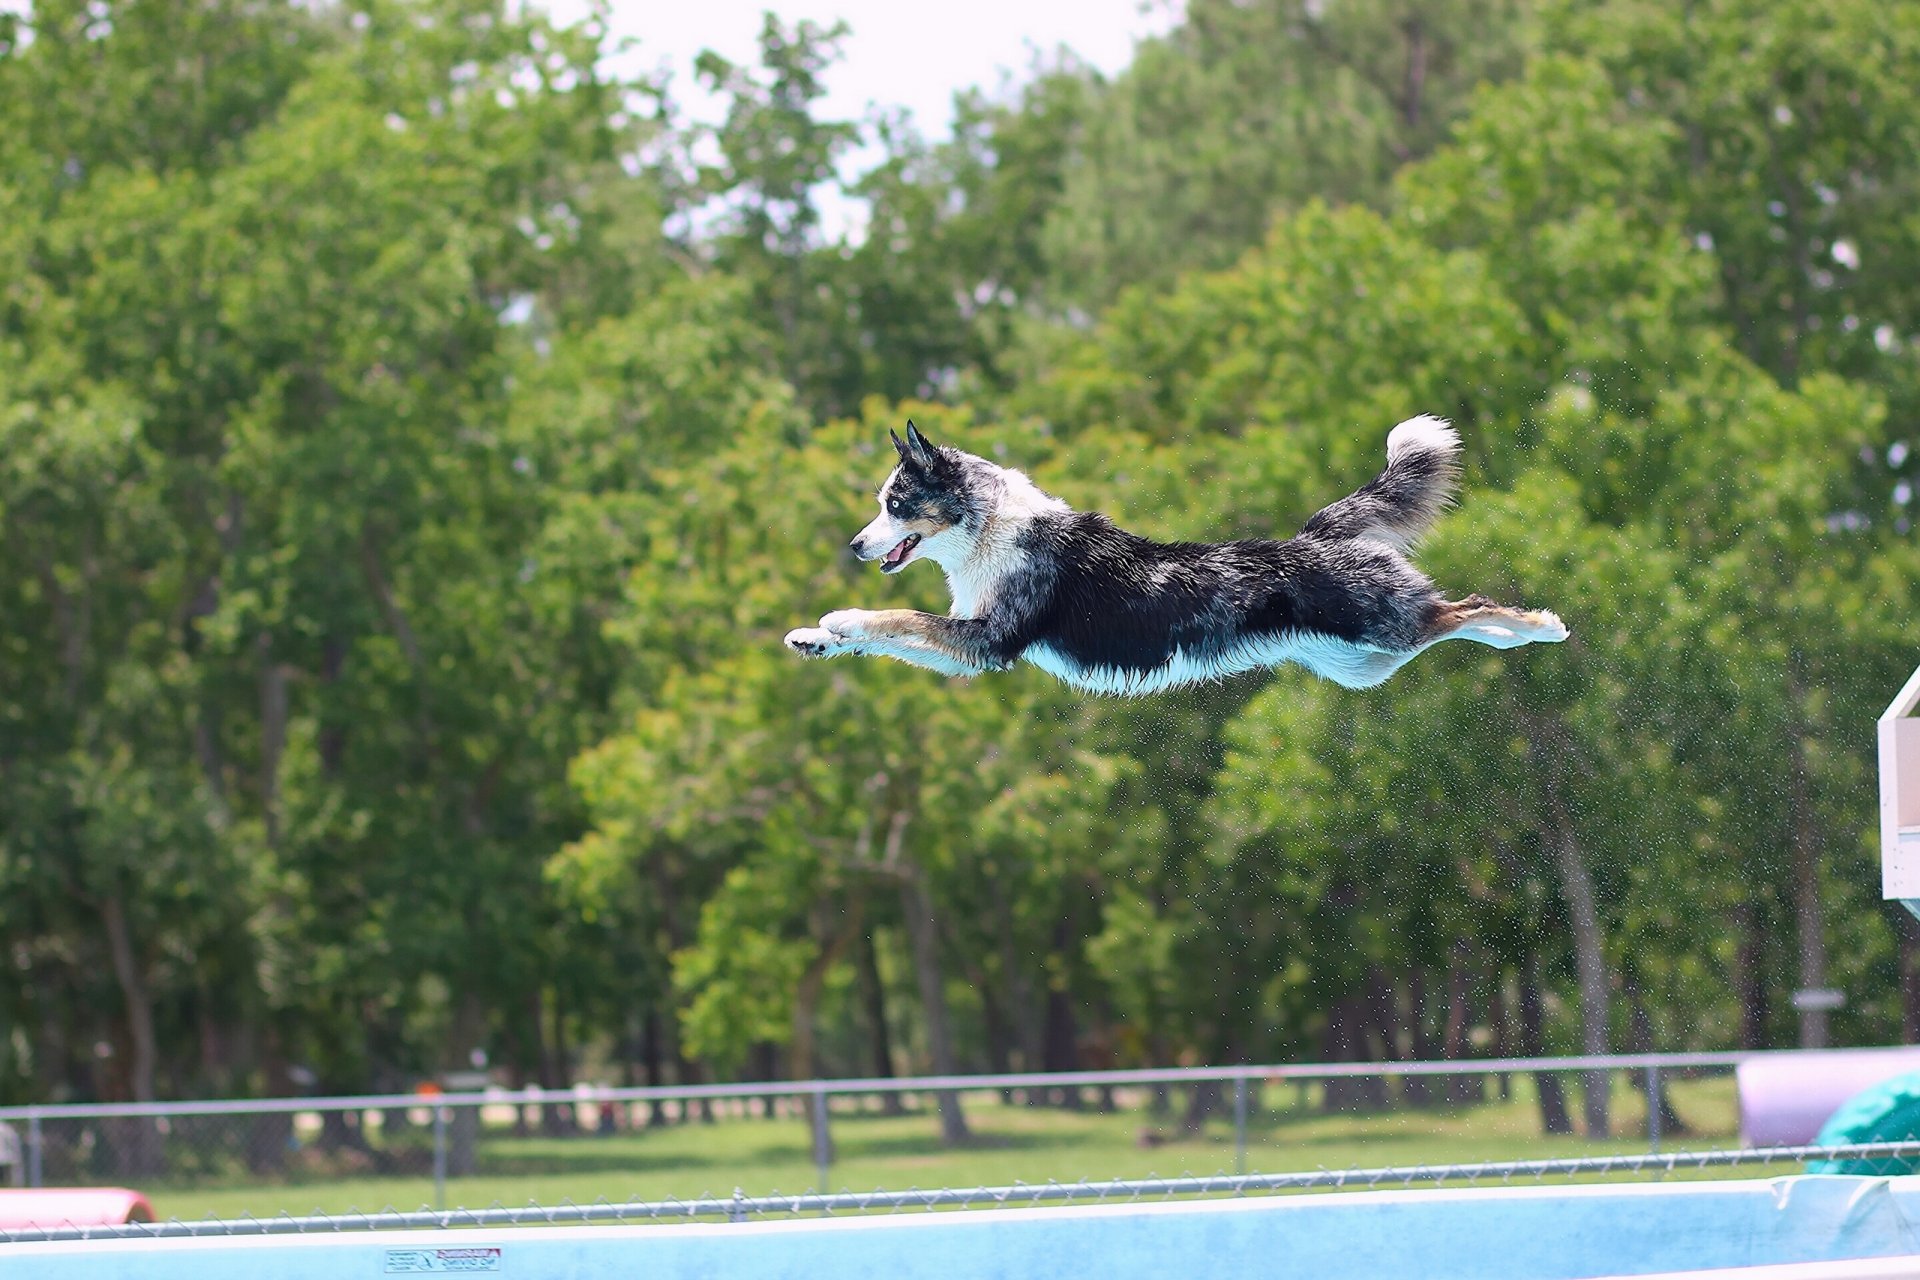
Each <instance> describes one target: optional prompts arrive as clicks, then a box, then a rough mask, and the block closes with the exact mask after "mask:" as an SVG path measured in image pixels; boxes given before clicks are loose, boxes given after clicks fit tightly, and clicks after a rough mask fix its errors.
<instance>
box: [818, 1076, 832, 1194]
mask: <svg viewBox="0 0 1920 1280" xmlns="http://www.w3.org/2000/svg"><path fill="white" fill-rule="evenodd" d="M832 1163H833V1135H832V1134H831V1133H829V1132H828V1131H827V1091H826V1090H825V1089H815V1090H814V1091H813V1167H814V1168H815V1169H817V1170H818V1171H819V1174H820V1190H821V1191H823V1192H824V1191H825V1190H826V1189H827V1168H828V1166H829V1165H831V1164H832Z"/></svg>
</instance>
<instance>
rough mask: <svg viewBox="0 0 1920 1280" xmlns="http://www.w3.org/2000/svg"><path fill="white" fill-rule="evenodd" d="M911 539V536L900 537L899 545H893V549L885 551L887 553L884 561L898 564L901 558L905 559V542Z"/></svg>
mask: <svg viewBox="0 0 1920 1280" xmlns="http://www.w3.org/2000/svg"><path fill="white" fill-rule="evenodd" d="M912 541H913V539H911V538H902V539H901V540H900V545H899V546H897V547H895V548H894V549H893V550H891V551H889V552H887V555H886V561H887V563H888V564H899V563H900V562H901V561H902V560H905V559H906V558H907V544H908V543H910V542H912Z"/></svg>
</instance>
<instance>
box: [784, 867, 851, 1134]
mask: <svg viewBox="0 0 1920 1280" xmlns="http://www.w3.org/2000/svg"><path fill="white" fill-rule="evenodd" d="M860 932H861V929H860V903H859V901H858V900H856V901H855V902H854V905H853V907H852V909H851V910H849V911H848V912H847V913H846V915H845V917H844V918H843V919H842V922H841V924H840V927H839V928H838V929H836V930H835V931H834V933H833V935H832V936H831V937H830V938H828V939H827V941H826V944H825V945H824V946H822V947H821V948H820V953H819V954H818V955H816V956H815V957H814V958H813V961H812V962H811V963H810V964H808V965H807V968H806V972H804V973H802V974H801V975H800V984H799V986H797V987H796V988H795V989H794V993H793V1051H792V1053H791V1054H790V1055H789V1058H788V1069H789V1071H790V1072H791V1074H792V1077H793V1079H795V1080H812V1079H814V1078H815V1077H817V1076H818V1075H819V1074H820V1065H819V1063H817V1062H816V1061H814V1051H815V1045H816V1031H817V1028H816V1026H815V1021H816V1018H817V1015H818V1014H819V1010H820V996H821V994H822V993H823V992H824V991H825V990H826V987H827V975H828V974H829V973H831V972H832V971H833V966H834V963H835V962H836V961H838V960H839V959H840V953H841V952H843V951H845V950H846V948H847V944H848V943H850V942H852V941H853V937H854V935H855V934H856V933H860ZM804 1101H805V1102H806V1103H807V1104H808V1105H807V1131H808V1133H809V1134H810V1135H811V1136H812V1138H813V1141H814V1143H815V1147H814V1150H815V1151H816V1152H817V1151H819V1150H820V1147H819V1145H818V1144H820V1143H821V1142H823V1141H824V1142H826V1143H828V1144H829V1146H828V1152H829V1156H828V1158H829V1159H831V1158H832V1157H831V1151H832V1147H831V1143H832V1134H831V1126H829V1132H828V1133H826V1134H822V1133H820V1132H818V1120H819V1116H818V1115H817V1114H816V1113H815V1110H814V1108H813V1106H812V1105H811V1102H812V1100H811V1099H805V1100H804Z"/></svg>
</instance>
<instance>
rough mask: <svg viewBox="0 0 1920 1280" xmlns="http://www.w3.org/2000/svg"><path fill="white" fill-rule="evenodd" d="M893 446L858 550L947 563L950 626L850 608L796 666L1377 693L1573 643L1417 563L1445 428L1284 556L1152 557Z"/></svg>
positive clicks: (1406, 439)
mask: <svg viewBox="0 0 1920 1280" xmlns="http://www.w3.org/2000/svg"><path fill="white" fill-rule="evenodd" d="M893 444H894V448H895V449H897V450H898V451H899V453H900V465H899V466H897V467H895V468H894V470H893V474H891V475H890V476H888V477H887V481H886V483H885V484H884V485H882V486H881V488H880V515H879V516H878V517H877V518H875V520H874V521H873V523H871V524H869V525H868V526H867V527H866V528H864V529H862V530H861V531H860V533H859V534H858V536H856V537H855V538H854V540H853V550H854V553H855V554H856V555H858V556H859V557H860V558H861V559H862V560H878V561H880V562H881V563H880V568H881V570H882V572H885V573H897V572H899V571H900V570H901V569H903V568H905V567H906V565H907V564H908V563H909V562H910V561H912V560H915V559H926V560H931V561H933V562H934V563H936V564H938V565H939V566H940V567H941V568H942V569H943V570H945V571H946V575H947V585H948V587H949V588H950V589H951V591H952V593H953V611H952V613H951V615H950V616H948V617H944V618H943V617H939V616H937V615H935V614H930V613H920V612H917V611H914V610H910V609H887V610H880V611H871V610H866V609H842V610H840V611H838V612H835V613H830V614H828V615H827V616H826V617H824V618H822V619H820V625H819V626H817V627H802V628H801V629H799V630H797V631H791V632H788V633H787V646H788V647H789V648H791V649H793V650H794V651H795V652H797V653H801V654H804V655H806V656H807V657H814V658H825V657H833V656H836V655H838V654H843V653H851V654H878V655H882V656H885V657H889V658H898V659H900V660H901V661H903V662H911V663H913V664H914V665H915V666H921V667H929V668H931V669H933V670H935V671H940V672H945V673H947V674H949V675H976V674H978V673H980V672H982V671H1002V670H1005V669H1007V668H1009V667H1011V666H1013V664H1014V663H1016V662H1019V661H1021V660H1022V659H1024V660H1025V661H1028V662H1031V663H1033V664H1034V665H1035V666H1037V667H1039V668H1040V669H1041V670H1043V671H1047V672H1050V673H1051V674H1053V675H1055V676H1058V677H1059V678H1060V679H1062V680H1064V681H1066V682H1067V683H1068V684H1070V685H1073V686H1075V687H1076V688H1080V689H1086V690H1090V691H1092V692H1094V693H1114V694H1141V693H1153V692H1156V691H1158V690H1161V689H1170V688H1173V687H1175V686H1178V685H1183V684H1192V683H1195V682H1198V681H1203V680H1215V679H1219V678H1221V677H1224V676H1229V675H1233V674H1235V673H1236V672H1241V671H1251V670H1254V669H1255V668H1259V667H1271V666H1276V665H1278V664H1280V663H1283V662H1297V663H1299V664H1300V665H1301V666H1303V667H1306V668H1307V669H1308V670H1309V671H1312V672H1314V673H1315V674H1316V675H1320V676H1324V677H1325V678H1326V679H1328V680H1332V681H1334V682H1335V683H1336V684H1341V685H1345V686H1346V687H1347V688H1349V689H1364V688H1368V687H1370V686H1372V685H1376V684H1379V683H1380V682H1381V681H1382V680H1385V679H1386V678H1387V677H1388V676H1390V675H1392V674H1393V673H1394V672H1395V671H1397V670H1399V668H1400V667H1401V666H1402V665H1404V664H1405V663H1406V662H1408V661H1409V660H1410V659H1412V658H1413V657H1414V655H1415V654H1418V653H1419V652H1421V651H1422V650H1423V649H1426V648H1428V647H1429V646H1431V645H1436V644H1438V643H1440V642H1441V641H1442V640H1474V641H1478V642H1479V643H1481V644H1485V645H1491V646H1493V647H1494V648H1496V649H1511V648H1513V647H1515V646H1517V645H1523V644H1531V643H1533V642H1535V641H1558V640H1564V639H1566V638H1567V629H1566V627H1565V626H1563V625H1562V624H1561V622H1560V619H1559V618H1557V617H1555V616H1554V615H1553V614H1551V613H1543V612H1533V611H1530V610H1522V609H1509V608H1507V607H1505V606H1503V605H1498V604H1495V603H1494V602H1493V601H1491V600H1489V599H1487V598H1486V597H1485V596H1478V595H1474V596H1468V597H1467V598H1466V599H1465V600H1447V599H1445V598H1443V597H1442V596H1441V594H1440V592H1439V590H1438V589H1437V588H1435V587H1434V585H1433V583H1432V582H1431V581H1430V580H1428V578H1427V576H1426V575H1425V574H1423V573H1421V572H1420V571H1419V570H1418V569H1416V568H1414V567H1413V565H1412V563H1411V562H1410V561H1409V560H1408V559H1407V551H1408V549H1409V547H1410V546H1411V545H1412V543H1413V541H1414V540H1415V539H1416V538H1418V537H1419V536H1420V535H1421V534H1423V533H1425V532H1426V530H1427V529H1428V527H1429V526H1431V525H1432V524H1433V522H1434V520H1435V519H1436V518H1438V516H1439V515H1440V513H1441V511H1442V510H1443V509H1444V508H1445V507H1446V505H1447V502H1448V497H1449V493H1450V490H1451V489H1452V486H1453V482H1454V478H1455V476H1456V475H1457V474H1458V470H1459V466H1458V455H1459V451H1460V437H1459V435H1458V434H1457V433H1456V432H1455V431H1454V429H1453V428H1452V427H1450V426H1448V425H1447V424H1446V423H1445V422H1443V421H1441V420H1440V419H1438V418H1432V417H1425V416H1422V417H1418V418H1412V419H1409V420H1408V421H1406V422H1403V423H1401V424H1400V425H1399V426H1397V427H1395V428H1394V429H1393V431H1392V433H1391V434H1390V435H1388V436H1387V466H1386V470H1384V471H1382V472H1381V473H1380V474H1379V475H1378V476H1376V477H1375V478H1374V479H1373V480H1371V481H1369V482H1368V483H1367V484H1366V485H1364V486H1362V487H1361V489H1360V490H1359V491H1358V492H1356V493H1353V494H1350V495H1349V496H1347V497H1345V498H1342V499H1340V501H1338V502H1336V503H1334V504H1333V505H1332V506H1330V507H1328V508H1326V509H1325V510H1323V511H1321V512H1320V513H1319V514H1318V515H1316V516H1314V517H1313V518H1312V519H1311V520H1309V521H1307V523H1306V527H1304V528H1303V529H1301V530H1300V533H1299V534H1298V536H1296V537H1293V538H1289V539H1287V540H1286V541H1285V542H1275V541H1269V540H1264V539H1263V540H1251V541H1244V542H1221V543H1191V542H1174V543H1166V542H1153V541H1150V540H1148V539H1146V538H1142V537H1138V536H1136V535H1135V534H1131V533H1128V532H1126V531H1125V530H1124V529H1120V528H1118V527H1117V526H1115V525H1114V523H1113V522H1112V521H1111V520H1108V519H1107V518H1106V517H1105V516H1102V515H1097V514H1092V513H1086V512H1079V511H1075V510H1073V509H1072V508H1070V507H1069V506H1067V504H1066V503H1064V502H1061V501H1060V500H1059V499H1058V498H1054V497H1050V496H1049V495H1047V494H1045V493H1042V492H1041V491H1040V489H1039V488H1038V487H1036V486H1035V485H1034V483H1033V482H1032V481H1031V480H1029V479H1027V477H1026V476H1024V475H1022V474H1021V473H1020V472H1018V471H1011V470H1008V469H1007V468H1005V467H999V466H995V465H994V464H993V463H991V462H988V461H987V460H986V459H984V458H977V457H975V456H973V455H972V454H969V453H962V452H961V451H960V450H958V449H953V448H946V447H941V446H938V445H935V444H933V443H932V442H931V441H929V440H928V439H927V438H926V436H925V435H923V434H922V433H921V432H920V431H918V430H917V429H916V428H915V427H914V425H913V424H912V423H911V422H909V423H908V424H907V438H906V439H905V440H901V439H900V437H899V436H897V435H896V436H894V437H893Z"/></svg>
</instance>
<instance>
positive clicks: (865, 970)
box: [853, 929, 906, 1116]
mask: <svg viewBox="0 0 1920 1280" xmlns="http://www.w3.org/2000/svg"><path fill="white" fill-rule="evenodd" d="M853 969H854V977H855V979H856V980H857V982H858V983H859V987H860V1004H861V1006H862V1008H863V1009H865V1011H866V1015H867V1043H868V1046H869V1047H870V1049H871V1051H872V1053H873V1058H872V1063H873V1066H872V1071H873V1075H874V1079H876V1080H891V1079H893V1035H892V1033H891V1032H890V1031H889V1030H888V1028H887V989H886V984H885V983H884V982H882V981H881V980H880V953H879V948H877V947H876V946H874V942H873V930H871V929H863V930H861V932H860V937H859V938H858V939H857V940H856V942H855V944H854V951H853ZM880 1108H881V1110H882V1111H883V1112H884V1113H885V1114H887V1115H890V1116H897V1115H900V1114H901V1113H902V1112H904V1111H905V1110H906V1108H904V1107H902V1106H901V1105H900V1095H899V1094H897V1093H884V1094H882V1095H880Z"/></svg>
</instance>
